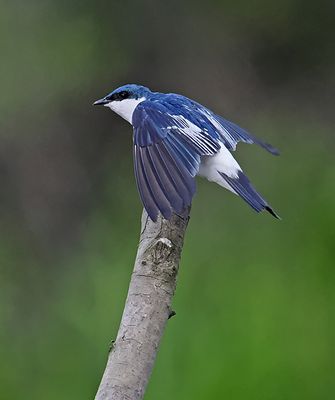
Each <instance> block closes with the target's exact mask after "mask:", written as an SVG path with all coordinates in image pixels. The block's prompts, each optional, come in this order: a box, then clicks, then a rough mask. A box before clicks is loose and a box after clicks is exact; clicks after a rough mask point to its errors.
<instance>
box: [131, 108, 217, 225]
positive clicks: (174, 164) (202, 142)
mask: <svg viewBox="0 0 335 400" xmlns="http://www.w3.org/2000/svg"><path fill="white" fill-rule="evenodd" d="M195 122H197V121H195V120H194V118H193V121H192V120H191V118H188V115H187V113H186V111H185V110H183V107H181V106H180V107H178V106H177V105H176V104H171V103H168V102H164V103H163V102H160V101H144V102H142V103H140V104H139V105H138V106H137V107H136V109H135V111H134V113H133V117H132V124H133V127H134V167H135V177H136V182H137V187H138V190H139V193H140V196H141V199H142V202H143V205H144V207H145V209H146V211H147V212H148V215H149V216H150V218H151V219H152V220H153V221H156V220H157V216H158V213H159V212H161V214H162V215H163V216H164V218H166V219H169V218H170V217H171V215H172V212H176V213H178V212H181V211H182V210H183V209H184V208H185V207H186V206H188V205H190V204H191V201H192V197H193V195H194V193H195V175H196V174H197V173H198V171H199V164H200V157H201V156H203V155H213V154H215V153H217V152H218V150H219V149H220V143H219V139H218V136H217V137H215V136H213V135H211V134H210V133H209V132H208V131H206V130H204V129H203V128H200V127H199V125H200V124H198V125H197V124H195Z"/></svg>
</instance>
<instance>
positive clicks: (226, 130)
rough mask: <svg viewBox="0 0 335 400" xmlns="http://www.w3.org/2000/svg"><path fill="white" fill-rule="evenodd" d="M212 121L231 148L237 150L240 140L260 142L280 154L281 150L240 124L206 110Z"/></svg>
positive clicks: (274, 152) (251, 142) (224, 141)
mask: <svg viewBox="0 0 335 400" xmlns="http://www.w3.org/2000/svg"><path fill="white" fill-rule="evenodd" d="M205 114H206V115H207V117H208V119H209V120H210V122H211V123H212V124H213V125H214V127H215V128H216V129H217V131H218V132H219V134H220V136H221V138H222V141H223V143H224V144H225V146H226V147H227V149H229V150H235V149H236V144H237V143H238V142H244V143H249V144H253V143H255V144H258V145H259V146H261V147H263V148H264V149H265V150H267V151H269V152H270V153H271V154H273V155H275V156H278V155H279V151H278V150H277V149H276V148H275V147H273V146H271V144H269V143H265V142H263V141H262V140H260V139H258V138H256V137H255V136H253V135H251V134H250V133H249V132H247V131H246V130H244V129H243V128H241V127H239V126H238V125H236V124H234V123H233V122H230V121H228V120H226V119H224V118H222V117H220V116H219V115H216V114H214V113H212V112H210V111H209V110H206V111H205Z"/></svg>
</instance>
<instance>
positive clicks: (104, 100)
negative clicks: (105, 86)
mask: <svg viewBox="0 0 335 400" xmlns="http://www.w3.org/2000/svg"><path fill="white" fill-rule="evenodd" d="M107 103H109V100H106V99H105V98H103V99H99V100H97V101H95V102H94V103H93V105H94V106H103V105H104V104H107Z"/></svg>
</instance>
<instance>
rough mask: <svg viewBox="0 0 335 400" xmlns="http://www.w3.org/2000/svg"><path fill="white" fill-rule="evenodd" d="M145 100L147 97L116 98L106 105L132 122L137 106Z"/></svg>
mask: <svg viewBox="0 0 335 400" xmlns="http://www.w3.org/2000/svg"><path fill="white" fill-rule="evenodd" d="M144 100H146V98H145V97H140V98H139V99H124V100H121V101H119V100H115V101H111V102H110V103H107V104H105V107H109V108H110V109H111V110H112V111H114V112H116V113H117V114H119V115H120V116H121V117H122V118H124V119H125V120H126V121H128V122H129V123H130V124H131V123H132V118H133V113H134V110H135V108H136V107H137V106H138V105H139V104H140V103H142V101H144Z"/></svg>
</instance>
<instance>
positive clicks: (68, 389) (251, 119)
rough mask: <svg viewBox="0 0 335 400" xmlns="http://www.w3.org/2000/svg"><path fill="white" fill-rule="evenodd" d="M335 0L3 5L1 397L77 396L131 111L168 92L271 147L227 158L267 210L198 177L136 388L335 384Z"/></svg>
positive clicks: (122, 189)
mask: <svg viewBox="0 0 335 400" xmlns="http://www.w3.org/2000/svg"><path fill="white" fill-rule="evenodd" d="M334 15H335V3H334V2H333V1H323V0H321V1H318V2H311V1H306V0H305V1H302V0H289V1H287V0H283V1H281V2H268V1H265V0H263V1H262V0H253V1H246V0H244V1H241V0H235V1H229V0H222V1H218V0H217V1H214V0H213V1H206V2H202V1H176V0H169V1H168V2H157V1H128V0H124V1H122V2H121V1H97V2H93V1H87V0H82V1H80V2H79V1H63V0H58V1H55V0H54V1H51V0H44V1H43V2H42V1H37V0H32V1H29V2H28V1H27V2H24V1H22V0H21V1H18V0H13V1H5V0H1V3H0V51H1V62H0V83H1V86H0V87H1V96H0V117H1V118H0V179H1V187H2V189H1V193H0V327H1V328H0V340H1V346H0V379H1V381H0V399H22V398H24V399H34V400H42V399H43V400H45V399H47V400H56V399H57V400H58V399H65V400H67V399H71V400H75V399H78V400H79V399H92V398H93V396H94V394H95V392H96V389H97V386H98V384H99V381H100V378H101V375H102V372H103V370H104V367H105V361H106V357H107V352H108V346H109V342H110V341H111V340H112V339H113V338H115V335H116V332H117V328H118V324H119V320H120V317H121V313H122V308H123V304H124V300H125V296H126V293H127V287H128V283H129V279H130V274H131V271H132V267H133V261H134V257H135V253H136V246H137V240H138V236H139V224H140V214H141V205H140V201H139V198H138V195H137V192H136V188H135V182H134V177H133V167H132V150H131V146H132V139H131V130H130V127H129V125H128V124H127V123H126V122H125V121H123V120H122V119H121V118H119V117H117V116H116V115H114V114H113V113H111V112H108V111H107V110H106V109H99V110H98V109H96V108H94V107H92V106H91V104H92V102H93V101H94V100H96V99H97V98H100V97H101V96H102V95H105V94H106V93H107V92H108V91H110V90H112V89H114V88H116V87H117V86H120V85H121V84H124V83H141V84H144V85H147V86H149V87H150V88H152V89H153V90H157V91H163V92H166V91H167V92H177V93H182V94H184V95H187V96H189V97H191V98H194V99H196V100H198V101H199V102H201V103H203V104H205V105H207V106H208V107H210V108H212V109H213V110H215V111H216V112H217V113H219V114H222V115H224V116H225V117H226V118H228V119H231V120H233V121H235V122H237V123H239V124H240V125H241V126H243V127H245V128H247V129H248V130H250V131H251V132H253V133H254V134H255V135H256V136H259V137H260V138H263V139H265V140H266V141H269V142H270V143H272V144H273V145H274V146H276V147H278V148H280V149H281V151H282V155H281V157H279V158H275V157H271V155H269V154H267V153H266V152H264V151H263V150H262V149H259V148H257V147H256V146H248V145H243V144H241V145H240V146H239V147H238V151H237V153H236V156H237V158H238V160H239V161H240V163H241V164H242V166H243V167H244V168H245V170H246V171H247V173H248V175H249V177H250V178H251V180H252V181H253V183H254V184H255V186H256V187H257V188H258V189H259V191H260V192H261V193H262V194H264V196H265V197H266V198H267V199H268V200H269V202H270V203H271V205H273V207H274V208H275V209H276V210H277V211H278V213H279V214H280V215H281V216H282V217H283V220H282V221H276V220H275V219H273V218H272V217H271V216H269V215H267V214H261V215H257V214H256V213H254V212H253V211H252V210H251V209H250V208H249V207H248V206H247V205H246V204H244V202H243V201H242V200H240V199H237V198H235V197H234V196H233V195H231V194H230V193H228V192H226V191H224V190H223V189H221V188H219V187H217V186H215V185H214V184H210V183H208V182H205V181H202V180H199V182H198V193H197V196H196V197H195V199H194V202H193V209H192V217H191V221H190V225H189V229H188V232H187V237H186V241H185V246H184V252H183V257H182V263H181V268H180V275H179V280H178V288H177V293H176V297H175V301H174V309H175V310H176V312H177V316H176V317H174V318H173V319H172V320H171V321H169V324H168V326H167V329H166V332H165V335H164V338H163V341H162V345H161V348H160V352H159V356H158V359H157V363H156V365H155V369H154V372H153V376H152V379H151V382H150V385H149V388H148V391H147V395H146V399H148V400H150V399H160V400H168V399H169V400H170V399H176V400H177V399H207V398H213V399H221V398H222V399H229V400H238V399H255V400H262V399H264V400H268V399H271V400H283V399H284V400H286V399H292V400H293V399H294V400H296V399H304V400H308V399H313V400H314V399H315V400H316V399H317V400H320V399H322V400H326V399H334V398H335V379H334V372H335V291H334V289H335V272H334V267H335V265H334V264H335V263H334V261H335V255H334V254H335V247H334V243H335V228H334V225H335V212H334V202H335V189H334V180H335V164H334V150H335V146H334V142H335V141H334V129H333V127H334V122H335V117H334V111H333V107H334V95H335V90H334V88H335V85H334V83H335V79H334V78H335V72H334V71H335V70H334V67H335V52H334V43H335V30H334Z"/></svg>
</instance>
